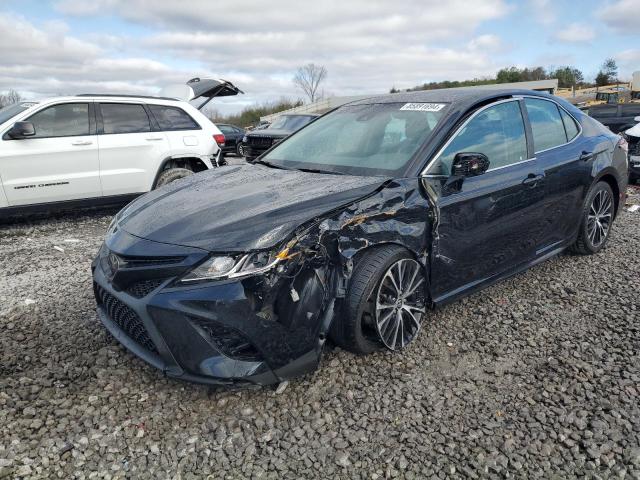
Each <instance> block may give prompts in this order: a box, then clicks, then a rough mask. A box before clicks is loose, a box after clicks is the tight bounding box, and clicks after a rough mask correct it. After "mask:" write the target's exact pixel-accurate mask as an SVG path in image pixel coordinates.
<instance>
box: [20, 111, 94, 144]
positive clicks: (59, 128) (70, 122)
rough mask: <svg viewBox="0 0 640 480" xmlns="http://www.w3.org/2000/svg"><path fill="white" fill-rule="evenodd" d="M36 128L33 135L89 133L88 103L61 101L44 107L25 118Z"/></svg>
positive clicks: (68, 135) (66, 135)
mask: <svg viewBox="0 0 640 480" xmlns="http://www.w3.org/2000/svg"><path fill="white" fill-rule="evenodd" d="M27 121H28V122H31V123H33V126H34V127H35V129H36V135H35V137H30V138H43V137H72V136H77V135H89V104H87V103H63V104H60V105H54V106H53V107H49V108H45V109H44V110H41V111H40V112H38V113H36V114H35V115H32V116H31V117H29V118H28V119H27Z"/></svg>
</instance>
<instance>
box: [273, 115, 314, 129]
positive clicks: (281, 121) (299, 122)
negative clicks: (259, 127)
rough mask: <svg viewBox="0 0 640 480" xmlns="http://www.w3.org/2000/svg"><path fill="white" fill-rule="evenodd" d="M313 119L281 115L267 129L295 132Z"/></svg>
mask: <svg viewBox="0 0 640 480" xmlns="http://www.w3.org/2000/svg"><path fill="white" fill-rule="evenodd" d="M314 118H315V117H310V116H308V115H282V116H280V117H278V118H276V120H275V121H274V122H273V123H272V124H271V125H269V128H281V129H283V130H289V131H292V132H295V131H296V130H298V129H300V128H302V127H304V126H305V125H306V124H307V123H309V122H310V121H311V120H313V119H314Z"/></svg>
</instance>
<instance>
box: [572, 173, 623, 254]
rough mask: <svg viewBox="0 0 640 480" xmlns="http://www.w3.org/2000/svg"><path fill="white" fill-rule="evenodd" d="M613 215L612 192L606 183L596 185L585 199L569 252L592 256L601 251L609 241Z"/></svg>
mask: <svg viewBox="0 0 640 480" xmlns="http://www.w3.org/2000/svg"><path fill="white" fill-rule="evenodd" d="M614 215H615V199H614V196H613V190H611V187H610V186H609V184H608V183H607V182H598V183H596V184H595V185H594V186H593V187H591V190H589V193H588V194H587V197H586V199H585V202H584V207H583V208H582V218H581V221H580V230H579V232H578V238H577V239H576V241H575V243H574V244H573V245H572V246H571V247H570V249H571V251H572V252H573V253H577V254H579V255H592V254H594V253H597V252H599V251H600V250H602V249H603V248H604V246H605V244H606V243H607V240H608V239H609V233H610V232H611V227H612V225H613V217H614Z"/></svg>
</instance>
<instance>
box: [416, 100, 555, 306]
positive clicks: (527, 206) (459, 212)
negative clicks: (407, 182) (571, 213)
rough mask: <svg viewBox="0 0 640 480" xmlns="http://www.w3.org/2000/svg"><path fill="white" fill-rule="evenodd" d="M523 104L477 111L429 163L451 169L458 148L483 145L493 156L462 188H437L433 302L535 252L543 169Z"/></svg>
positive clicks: (433, 169)
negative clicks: (531, 143) (530, 140)
mask: <svg viewBox="0 0 640 480" xmlns="http://www.w3.org/2000/svg"><path fill="white" fill-rule="evenodd" d="M523 108H524V107H523V106H522V102H521V101H519V100H518V99H512V100H506V101H501V102H497V103H494V104H492V105H490V106H488V107H485V108H483V109H481V110H480V111H478V112H476V113H475V115H474V116H473V117H471V119H470V120H468V122H467V123H466V124H465V125H464V126H463V127H462V128H461V129H460V130H459V131H458V132H457V133H456V135H455V136H454V137H453V138H452V140H451V141H450V142H449V143H448V144H447V145H446V146H445V147H444V149H443V150H442V152H441V153H440V154H439V155H438V156H437V157H436V159H435V160H434V162H432V165H431V166H430V167H429V169H428V171H427V177H435V178H438V177H446V176H449V175H450V172H451V164H452V162H453V159H454V157H455V155H456V154H457V153H461V152H479V153H484V154H485V155H487V157H488V158H489V162H490V163H489V170H488V171H487V172H486V173H484V174H482V175H478V176H476V177H469V178H465V179H464V181H463V183H462V186H461V188H460V190H454V191H447V190H446V189H445V188H442V189H441V193H440V194H439V195H438V198H437V209H436V210H437V217H438V218H437V222H438V225H437V227H436V238H435V239H434V241H433V245H434V246H433V252H432V254H431V272H432V279H431V284H432V296H433V299H434V301H436V302H441V301H444V300H447V299H450V298H454V297H456V296H457V295H459V294H461V293H462V292H464V291H466V290H468V289H470V288H473V287H474V286H477V285H480V284H483V283H486V282H490V281H492V280H493V279H495V278H497V277H498V276H500V275H501V274H503V273H504V272H507V271H509V270H510V269H513V268H515V267H518V266H520V265H523V264H526V263H528V262H530V261H532V260H533V259H534V258H535V255H536V248H537V244H538V234H539V230H540V221H541V214H540V212H541V206H542V202H543V196H544V173H543V172H542V171H541V170H540V168H539V166H538V162H537V160H536V159H535V158H533V156H532V151H531V149H530V148H529V146H528V142H527V134H526V132H527V128H526V123H525V120H524V117H523V114H522V109H523ZM436 185H437V184H436Z"/></svg>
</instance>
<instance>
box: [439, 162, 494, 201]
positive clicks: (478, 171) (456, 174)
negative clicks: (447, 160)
mask: <svg viewBox="0 0 640 480" xmlns="http://www.w3.org/2000/svg"><path fill="white" fill-rule="evenodd" d="M488 169H489V158H488V157H487V156H486V155H485V154H484V153H475V152H460V153H456V156H455V157H453V163H452V164H451V176H450V177H449V178H448V179H447V181H446V182H445V184H444V190H445V191H446V192H447V193H455V192H459V191H460V189H462V183H463V182H464V179H465V178H467V177H475V176H477V175H482V174H483V173H484V172H486V171H487V170H488Z"/></svg>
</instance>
